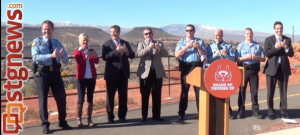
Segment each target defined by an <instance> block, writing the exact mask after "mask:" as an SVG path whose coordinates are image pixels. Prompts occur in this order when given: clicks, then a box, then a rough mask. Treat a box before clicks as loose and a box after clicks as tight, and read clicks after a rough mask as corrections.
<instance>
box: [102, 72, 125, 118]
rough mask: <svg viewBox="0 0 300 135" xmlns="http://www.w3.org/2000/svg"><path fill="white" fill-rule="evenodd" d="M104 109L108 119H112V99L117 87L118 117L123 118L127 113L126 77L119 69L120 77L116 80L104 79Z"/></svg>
mask: <svg viewBox="0 0 300 135" xmlns="http://www.w3.org/2000/svg"><path fill="white" fill-rule="evenodd" d="M106 87H107V92H106V111H107V114H108V119H109V120H113V119H114V118H115V116H114V99H115V94H116V91H117V89H118V94H119V110H118V117H119V119H124V118H125V117H126V114H127V110H128V109H127V88H128V79H127V78H125V77H124V74H123V71H122V70H121V71H120V77H119V79H118V80H106Z"/></svg>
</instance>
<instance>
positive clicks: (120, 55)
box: [116, 41, 122, 68]
mask: <svg viewBox="0 0 300 135" xmlns="http://www.w3.org/2000/svg"><path fill="white" fill-rule="evenodd" d="M116 44H117V47H121V46H120V45H119V42H118V41H116ZM119 57H120V68H122V54H121V53H119Z"/></svg>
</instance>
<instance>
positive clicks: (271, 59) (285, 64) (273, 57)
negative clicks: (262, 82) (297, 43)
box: [263, 35, 294, 76]
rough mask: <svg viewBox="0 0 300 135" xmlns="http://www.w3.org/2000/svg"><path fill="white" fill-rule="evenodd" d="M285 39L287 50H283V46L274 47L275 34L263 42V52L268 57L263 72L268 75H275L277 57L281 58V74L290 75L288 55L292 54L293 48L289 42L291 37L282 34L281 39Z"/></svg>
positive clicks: (291, 55)
mask: <svg viewBox="0 0 300 135" xmlns="http://www.w3.org/2000/svg"><path fill="white" fill-rule="evenodd" d="M284 40H286V45H287V46H288V52H285V49H284V48H280V49H276V48H275V44H276V37H275V35H273V36H270V37H267V38H266V40H265V44H264V53H265V56H266V57H268V61H267V62H266V65H265V68H264V71H263V73H264V74H266V75H270V76H275V75H276V72H277V69H278V68H277V67H278V57H279V56H280V58H281V68H282V74H283V75H285V76H289V75H291V67H290V61H289V59H288V56H289V57H293V56H294V50H293V47H292V44H291V39H290V38H288V37H286V36H284V35H282V41H284Z"/></svg>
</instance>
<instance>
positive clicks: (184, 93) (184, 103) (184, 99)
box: [178, 64, 200, 116]
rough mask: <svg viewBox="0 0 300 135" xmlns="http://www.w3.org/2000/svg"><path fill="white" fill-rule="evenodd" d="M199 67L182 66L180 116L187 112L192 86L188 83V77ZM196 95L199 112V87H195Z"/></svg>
mask: <svg viewBox="0 0 300 135" xmlns="http://www.w3.org/2000/svg"><path fill="white" fill-rule="evenodd" d="M195 67H198V66H191V65H187V64H181V74H180V79H181V94H180V101H179V111H178V114H179V115H180V116H184V115H185V111H186V109H187V107H188V96H189V95H188V93H189V89H190V84H187V83H186V76H187V75H188V74H189V73H190V72H191V71H193V69H194V68H195ZM194 90H195V95H196V105H197V111H198V112H199V90H200V88H199V87H196V86H194Z"/></svg>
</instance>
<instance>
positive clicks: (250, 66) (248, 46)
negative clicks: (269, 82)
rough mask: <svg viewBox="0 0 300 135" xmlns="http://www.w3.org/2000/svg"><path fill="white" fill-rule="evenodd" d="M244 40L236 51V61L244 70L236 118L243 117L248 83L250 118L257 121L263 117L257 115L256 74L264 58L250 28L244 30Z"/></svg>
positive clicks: (257, 80)
mask: <svg viewBox="0 0 300 135" xmlns="http://www.w3.org/2000/svg"><path fill="white" fill-rule="evenodd" d="M245 38H246V40H245V41H243V42H241V43H240V44H239V45H238V49H237V51H236V57H237V61H238V62H239V64H240V65H239V66H242V67H244V68H245V85H244V86H243V87H240V91H239V98H238V106H239V109H238V111H239V113H238V115H237V118H239V119H242V118H244V117H245V115H244V112H245V100H246V89H247V85H248V82H249V83H250V92H251V101H252V116H253V117H255V118H258V119H263V116H262V115H261V114H259V104H258V101H257V100H258V99H257V96H258V83H259V77H258V72H259V71H260V62H264V61H265V56H264V52H263V49H262V47H261V45H260V44H259V43H257V42H255V41H253V31H252V29H251V28H246V29H245Z"/></svg>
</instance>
